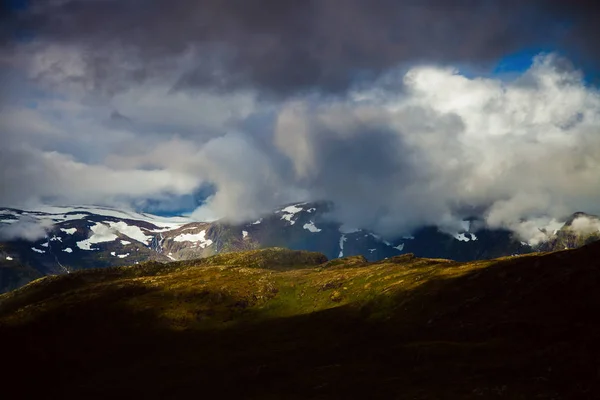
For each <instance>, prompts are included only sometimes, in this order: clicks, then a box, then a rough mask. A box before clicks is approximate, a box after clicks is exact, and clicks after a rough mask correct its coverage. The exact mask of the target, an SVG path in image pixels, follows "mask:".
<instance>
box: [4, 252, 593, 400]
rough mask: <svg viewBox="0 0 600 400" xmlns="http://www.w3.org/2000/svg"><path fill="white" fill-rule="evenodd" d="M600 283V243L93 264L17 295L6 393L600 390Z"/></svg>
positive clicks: (548, 395)
mask: <svg viewBox="0 0 600 400" xmlns="http://www.w3.org/2000/svg"><path fill="white" fill-rule="evenodd" d="M599 285H600V242H597V243H593V244H591V245H587V246H584V247H582V248H579V249H576V250H565V251H560V252H554V253H549V254H539V253H536V254H530V255H523V256H515V257H505V258H501V259H497V260H487V261H485V260H484V261H475V262H463V263H461V262H454V261H449V260H440V259H420V258H416V257H414V256H413V255H412V254H404V255H401V256H397V257H392V258H388V259H387V260H383V261H379V262H367V260H366V259H364V257H361V256H352V257H344V258H341V259H334V260H331V261H327V260H326V258H325V256H324V255H321V254H319V253H311V252H303V251H291V250H284V249H266V250H253V251H248V252H241V253H229V254H220V255H216V256H214V257H210V258H205V259H200V260H193V261H179V262H173V263H169V264H162V263H159V262H145V263H141V264H139V265H133V266H129V267H118V268H107V269H95V270H86V271H78V272H76V273H71V274H65V275H60V276H52V277H45V278H42V279H39V280H36V281H35V282H32V283H30V284H28V285H26V286H25V287H23V288H21V289H18V290H16V291H13V292H10V293H7V294H4V295H0V343H5V344H8V345H6V346H4V350H3V351H2V361H3V365H5V367H6V368H5V369H4V371H3V385H2V391H3V394H5V395H7V396H9V397H12V396H15V395H17V396H18V397H19V398H27V397H28V396H29V395H31V394H32V393H34V392H35V393H37V391H38V390H39V388H43V390H44V393H45V396H46V397H49V398H61V399H67V398H115V397H128V398H190V397H193V396H197V395H198V394H199V393H202V394H203V395H205V396H209V397H214V396H219V397H221V398H246V399H280V398H286V399H326V398H327V399H328V398H382V399H383V398H385V399H388V398H407V399H442V398H452V399H477V398H485V399H494V398H498V399H504V398H510V399H596V398H599V397H600V384H599V382H600V380H598V374H599V372H598V371H599V370H598V368H599V367H598V365H599V364H598V354H600V345H599V342H598V339H597V338H598V337H599V335H600V326H599V325H598V323H597V315H598V313H599V312H600V296H598V294H597V293H598V290H597V288H598V286H599ZM32 382H35V385H32V384H31V383H32ZM11 395H12V396H11Z"/></svg>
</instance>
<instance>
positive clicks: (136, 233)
mask: <svg viewBox="0 0 600 400" xmlns="http://www.w3.org/2000/svg"><path fill="white" fill-rule="evenodd" d="M106 223H107V224H108V225H109V226H110V227H111V228H113V229H114V230H116V231H117V232H119V233H121V234H123V235H125V236H127V237H129V238H131V239H133V240H137V241H138V242H141V243H143V244H145V245H148V242H150V241H151V240H152V236H147V235H145V234H144V232H143V231H142V229H140V227H138V226H135V225H127V224H126V223H125V222H123V221H119V222H112V221H106Z"/></svg>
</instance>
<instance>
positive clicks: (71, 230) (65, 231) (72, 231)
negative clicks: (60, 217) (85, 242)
mask: <svg viewBox="0 0 600 400" xmlns="http://www.w3.org/2000/svg"><path fill="white" fill-rule="evenodd" d="M60 230H61V231H63V232H64V233H66V234H67V235H72V234H74V233H75V232H77V228H60Z"/></svg>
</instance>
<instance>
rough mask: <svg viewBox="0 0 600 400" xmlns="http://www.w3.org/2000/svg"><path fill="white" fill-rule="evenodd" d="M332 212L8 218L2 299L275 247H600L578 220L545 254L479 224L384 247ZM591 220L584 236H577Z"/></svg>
mask: <svg viewBox="0 0 600 400" xmlns="http://www.w3.org/2000/svg"><path fill="white" fill-rule="evenodd" d="M332 207H333V205H332V204H331V203H327V202H315V203H297V204H290V205H285V206H283V207H281V208H278V209H276V210H274V211H273V212H272V213H270V214H268V215H265V216H263V217H262V218H260V219H257V220H255V221H250V222H247V223H241V224H232V223H228V222H226V221H222V220H218V221H213V222H197V221H193V220H191V219H189V218H187V217H159V216H156V215H151V214H146V213H138V212H131V211H124V210H119V209H114V208H107V207H89V206H79V207H41V208H38V209H36V210H17V209H10V208H4V209H0V238H3V239H2V241H0V292H5V291H7V290H11V289H15V288H17V287H20V286H22V285H24V284H26V283H27V282H30V281H32V280H34V279H37V278H39V277H42V276H45V275H53V274H64V273H70V272H72V271H75V270H78V269H86V268H103V267H111V266H123V265H135V264H138V263H141V262H145V261H158V262H170V261H179V260H190V259H196V258H203V257H208V256H212V255H215V254H221V253H227V252H232V251H243V250H253V249H260V248H267V247H283V248H289V249H294V250H307V251H316V252H320V253H323V254H324V255H325V256H326V257H328V258H329V259H334V258H339V257H345V256H358V255H360V256H364V257H365V259H366V260H368V261H378V260H383V259H385V258H389V257H394V256H398V255H401V254H405V253H413V254H415V255H417V256H419V257H430V258H446V259H453V260H456V261H471V260H477V259H490V258H495V257H501V256H508V255H517V254H526V253H530V252H533V251H552V250H557V249H568V248H576V247H579V246H581V245H584V244H586V243H589V242H591V241H594V240H597V239H599V238H600V235H599V231H598V227H599V226H600V223H599V221H600V220H599V219H598V218H597V217H595V216H590V215H587V214H584V213H576V214H573V215H572V216H571V217H570V218H569V219H568V220H567V221H566V222H565V224H564V225H563V227H562V228H561V229H559V230H557V231H554V232H547V240H546V241H543V242H542V243H541V244H539V245H536V246H532V245H530V244H529V243H526V242H523V241H521V240H520V239H518V238H517V237H515V235H514V234H512V233H511V232H510V231H508V230H502V229H494V230H492V229H476V230H472V229H471V227H472V226H473V225H474V224H472V221H464V222H463V229H462V230H461V231H458V232H454V233H452V234H450V233H446V232H443V231H441V230H440V229H439V228H438V227H435V226H429V227H422V228H420V229H418V230H416V231H415V232H413V233H412V234H411V235H410V236H399V237H397V238H392V239H384V238H382V237H380V236H379V235H377V234H376V233H374V232H372V231H369V230H366V229H355V230H351V231H349V230H345V229H343V227H342V225H341V224H339V223H337V222H334V221H332V220H331V219H330V217H329V213H330V211H331V209H332ZM584 220H585V221H586V223H587V226H585V227H583V228H584V229H583V230H582V229H580V228H581V227H578V229H577V230H574V229H573V224H576V225H577V224H578V223H579V222H581V221H584ZM582 232H583V233H582Z"/></svg>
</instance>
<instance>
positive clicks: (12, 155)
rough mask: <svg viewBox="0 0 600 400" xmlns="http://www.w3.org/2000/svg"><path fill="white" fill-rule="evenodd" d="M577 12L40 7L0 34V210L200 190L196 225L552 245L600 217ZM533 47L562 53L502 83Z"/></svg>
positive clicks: (591, 90) (586, 51)
mask: <svg viewBox="0 0 600 400" xmlns="http://www.w3.org/2000/svg"><path fill="white" fill-rule="evenodd" d="M565 4H566V3H565V2H561V1H558V0H547V1H543V0H537V1H533V2H517V1H512V0H508V1H502V2H500V1H469V0H450V1H441V0H426V1H419V2H416V1H391V0H389V1H388V0H376V1H369V2H368V1H360V0H349V1H336V0H324V1H277V2H276V1H270V0H269V1H267V0H264V1H258V2H247V1H237V0H226V1H212V0H203V1H188V0H178V1H169V2H166V1H159V0H152V1H137V0H129V1H128V0H120V1H114V0H89V1H82V0H60V1H58V0H56V1H50V0H46V1H42V0H31V1H29V2H27V6H26V7H19V8H18V9H10V10H9V12H5V16H4V21H7V22H10V23H9V24H6V25H5V26H7V27H8V28H3V29H4V30H2V31H0V35H2V41H1V44H0V45H1V46H2V54H1V55H0V77H1V78H2V82H4V84H3V93H2V103H1V105H2V108H0V134H1V135H2V144H3V145H2V147H0V168H1V169H2V174H1V175H0V189H1V190H0V205H8V206H14V207H26V205H27V204H32V203H48V202H50V203H58V204H64V203H69V204H73V203H88V204H89V203H93V204H111V205H119V206H127V205H131V204H136V205H139V204H152V206H153V207H155V208H157V207H158V208H160V206H161V204H163V205H164V208H165V209H168V210H171V209H177V207H178V204H184V203H185V204H189V199H190V196H191V195H192V194H193V193H196V192H198V191H199V190H200V191H202V192H203V193H204V194H205V195H206V196H207V198H206V199H205V203H204V205H203V206H201V207H200V208H199V209H198V210H196V212H195V213H194V215H196V216H197V217H198V218H213V217H215V216H222V217H227V218H231V219H235V220H244V219H251V218H256V217H257V216H259V215H260V214H261V213H264V212H269V211H271V210H272V208H274V207H276V206H279V205H281V204H284V203H288V202H294V201H305V200H307V201H308V200H330V201H333V202H334V203H335V204H336V208H335V213H334V215H332V218H335V219H338V220H340V221H341V222H343V223H344V224H345V225H346V226H351V227H358V226H360V227H364V228H370V229H373V230H375V231H377V232H379V233H381V234H383V235H386V234H392V233H398V234H403V233H409V232H410V231H411V230H412V229H414V228H416V227H418V226H421V225H424V224H435V225H438V226H440V227H442V228H444V229H448V230H455V229H458V227H460V226H461V224H460V221H461V220H462V219H463V218H467V217H472V216H479V217H481V218H482V219H483V220H484V221H485V222H486V224H487V225H488V226H490V227H504V228H508V229H511V230H513V231H515V232H517V233H519V235H521V237H523V238H525V239H528V240H541V239H540V231H539V228H543V227H552V226H554V225H556V224H557V223H559V222H560V221H562V220H563V219H564V218H565V216H567V215H568V214H570V213H572V212H573V211H577V210H584V211H586V212H589V213H596V214H598V213H600V210H599V209H598V208H599V206H598V204H600V194H599V193H598V190H597V188H598V187H600V186H599V184H600V182H599V180H600V160H599V158H598V154H600V135H598V126H600V95H599V92H598V90H597V89H596V88H595V87H594V86H593V85H592V84H590V81H593V79H592V80H591V79H590V75H589V73H588V75H587V76H586V74H585V73H584V72H582V70H580V69H581V68H584V70H585V72H589V70H590V68H591V69H592V71H596V70H597V58H596V57H597V55H596V54H595V52H594V51H592V50H593V44H592V38H595V37H597V36H598V35H600V32H598V28H597V27H596V25H595V24H594V21H595V19H594V18H595V17H597V16H598V15H599V13H598V6H597V5H596V3H593V2H586V1H583V2H578V3H577V4H575V5H573V6H571V7H567V6H566V5H565ZM596 34H598V35H596ZM523 48H552V49H555V50H557V52H556V53H554V52H550V53H548V54H540V55H539V56H537V57H536V58H535V59H534V60H533V64H532V65H531V67H530V68H528V69H523V68H522V70H518V71H517V72H516V73H513V74H512V75H510V76H509V75H498V74H494V73H493V72H492V70H493V67H494V65H495V64H497V62H498V61H499V60H500V59H502V58H503V57H504V56H506V55H508V54H511V53H512V52H516V51H520V50H522V49H523ZM558 54H561V55H560V56H559V55H558ZM565 54H566V55H568V56H569V58H565V57H564V55H565ZM578 68H579V69H578ZM592 75H593V74H592ZM202 188H211V190H210V191H209V192H206V190H204V189H202ZM183 198H185V199H187V200H185V201H184V200H182V199H183Z"/></svg>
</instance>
